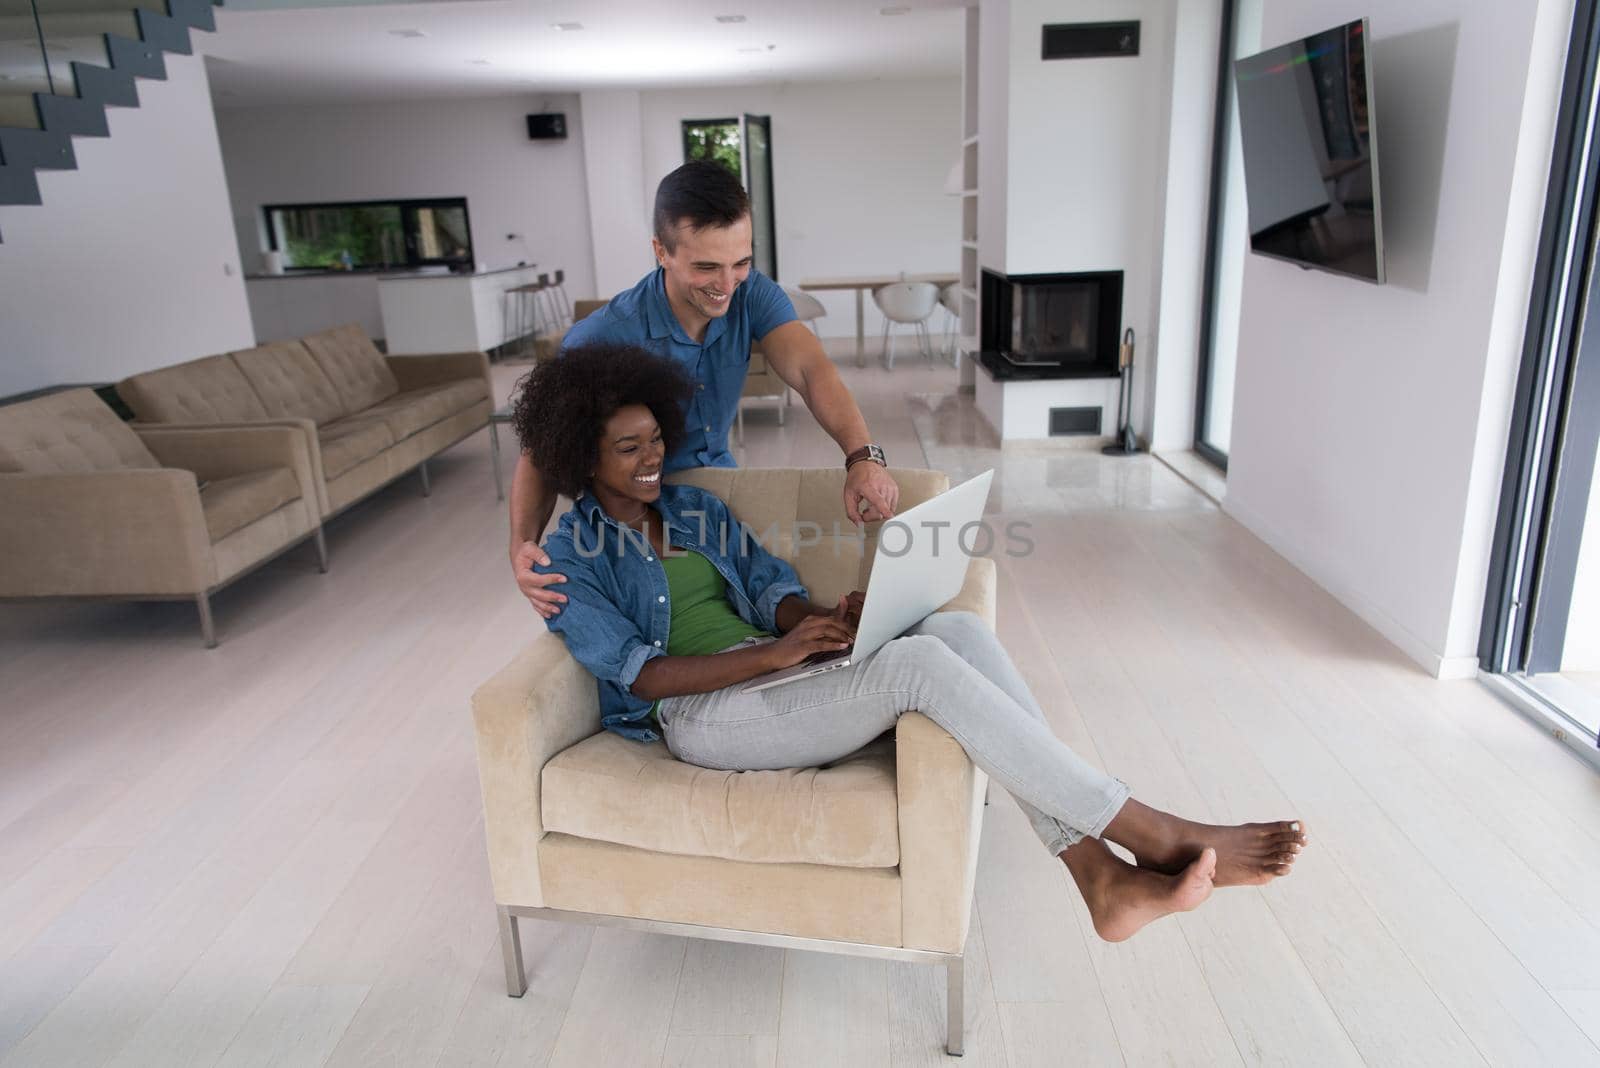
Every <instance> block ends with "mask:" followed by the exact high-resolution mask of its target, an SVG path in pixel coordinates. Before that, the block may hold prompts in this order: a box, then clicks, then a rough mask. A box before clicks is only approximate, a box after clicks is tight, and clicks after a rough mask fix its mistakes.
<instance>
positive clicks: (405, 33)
mask: <svg viewBox="0 0 1600 1068" xmlns="http://www.w3.org/2000/svg"><path fill="white" fill-rule="evenodd" d="M389 36H391V37H426V36H428V35H427V34H425V33H423V32H422V31H421V30H390V31H389Z"/></svg>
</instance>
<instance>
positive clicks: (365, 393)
mask: <svg viewBox="0 0 1600 1068" xmlns="http://www.w3.org/2000/svg"><path fill="white" fill-rule="evenodd" d="M300 340H301V341H302V342H304V343H305V347H306V351H307V352H309V353H311V358H312V359H314V360H316V361H317V366H318V367H320V368H322V373H323V374H325V375H327V376H328V379H329V380H330V381H331V382H332V383H333V387H334V389H335V390H337V391H338V393H339V399H340V400H341V401H342V402H343V403H344V414H345V415H354V414H355V413H356V412H359V411H362V410H363V409H366V408H370V407H372V406H373V405H374V404H377V403H379V402H380V401H384V400H387V399H388V398H390V397H392V396H394V395H395V394H396V393H399V392H400V383H399V382H397V381H395V377H394V372H393V371H391V370H389V365H388V364H387V363H385V362H384V359H383V353H381V352H379V351H378V347H377V346H376V345H374V344H373V343H372V341H371V339H370V338H368V337H367V332H366V331H365V330H363V329H362V328H361V327H360V326H359V325H357V324H355V323H347V324H346V325H344V326H339V327H335V328H334V329H332V330H324V331H322V332H321V333H317V334H307V335H306V336H305V337H303V338H301V339H300Z"/></svg>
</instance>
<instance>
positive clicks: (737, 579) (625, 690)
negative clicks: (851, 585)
mask: <svg viewBox="0 0 1600 1068" xmlns="http://www.w3.org/2000/svg"><path fill="white" fill-rule="evenodd" d="M656 508H657V510H659V511H660V513H661V517H662V519H663V520H664V521H665V525H666V541H667V544H668V545H670V546H673V547H675V548H679V549H692V550H693V551H695V552H697V553H700V554H701V555H702V556H704V557H705V558H706V559H707V560H710V561H711V564H712V566H713V567H715V568H716V569H717V572H718V573H719V574H720V575H721V576H722V577H723V579H724V581H726V582H727V584H728V603H729V604H731V605H732V606H733V609H734V611H736V612H738V613H739V618H740V619H743V620H744V621H745V622H746V623H749V624H750V625H751V626H754V627H760V628H761V629H762V630H765V631H768V632H770V633H773V634H776V633H777V631H778V624H777V620H776V615H777V611H778V605H779V603H780V602H782V601H783V599H784V598H785V597H788V596H790V595H791V594H799V595H801V596H802V597H803V596H805V593H806V588H805V587H804V586H802V585H801V584H800V577H799V576H798V575H796V574H795V571H794V568H792V567H790V566H789V564H788V563H787V562H786V561H784V560H781V559H779V558H778V557H776V556H773V555H772V554H771V553H769V552H767V551H766V550H765V549H764V548H762V547H761V546H760V545H759V544H758V543H757V540H756V535H757V534H759V533H760V532H759V531H753V530H748V528H745V527H743V526H742V525H741V524H740V523H739V521H738V520H736V519H734V518H733V514H732V513H731V512H729V511H728V506H727V505H726V504H725V503H723V500H722V498H720V497H718V496H716V495H715V494H713V493H708V492H706V491H705V490H703V489H699V488H697V487H695V486H671V485H663V486H662V487H661V498H660V500H659V501H658V502H657V504H656ZM544 548H545V552H546V554H547V555H549V557H550V566H548V567H535V568H534V570H535V571H538V572H539V573H541V574H550V573H555V574H559V575H565V576H566V577H567V582H566V585H564V586H560V587H557V588H558V589H559V590H560V591H561V592H562V593H563V594H565V595H566V597H567V603H566V604H565V605H563V606H562V608H561V611H560V612H559V613H558V614H557V615H556V616H555V617H554V618H552V619H550V620H547V621H546V626H548V627H549V628H550V629H551V630H553V631H555V632H556V633H557V634H560V635H561V637H562V639H563V640H564V641H566V643H567V650H568V651H569V652H571V653H572V655H573V657H574V658H575V659H576V660H577V661H578V662H579V663H580V664H582V665H583V666H584V667H586V668H588V669H589V671H590V672H591V673H592V674H593V675H594V677H595V679H596V680H597V682H598V684H599V687H600V724H601V726H603V727H605V729H606V730H609V731H615V732H616V733H617V734H620V735H622V736H623V737H624V738H636V739H639V740H640V741H647V742H651V741H655V740H656V738H657V737H659V735H657V734H656V732H655V731H654V730H652V729H651V728H650V719H649V716H650V706H651V702H650V701H649V700H647V699H645V698H643V697H636V696H634V694H633V691H632V689H631V687H632V686H633V681H634V680H635V679H637V678H638V677H639V670H640V669H641V668H643V667H644V665H645V661H647V660H651V659H653V658H654V657H658V656H665V655H666V649H667V632H668V630H669V629H670V624H671V621H672V601H671V599H670V595H669V594H668V592H667V573H666V570H665V569H664V568H663V567H662V566H661V561H660V560H657V559H656V554H655V550H654V549H653V548H651V546H650V543H649V540H648V539H646V538H645V537H644V536H643V535H642V534H639V533H638V532H636V531H632V530H630V529H628V528H627V527H624V526H622V525H621V524H620V523H618V522H617V521H616V520H615V519H612V518H611V517H610V516H609V515H607V514H606V512H605V509H603V508H601V507H600V502H599V501H597V500H595V499H594V497H593V496H592V495H590V494H587V493H585V494H584V495H583V496H582V497H580V498H578V502H577V503H576V504H574V505H573V506H572V507H571V508H570V509H568V510H567V512H566V513H565V514H563V515H562V516H561V522H560V523H559V525H558V526H557V528H556V530H555V532H554V533H552V534H551V535H550V536H549V537H548V538H546V539H545V545H544Z"/></svg>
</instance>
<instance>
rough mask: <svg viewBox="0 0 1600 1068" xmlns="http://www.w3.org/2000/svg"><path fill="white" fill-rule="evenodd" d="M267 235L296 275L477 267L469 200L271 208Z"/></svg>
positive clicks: (306, 205)
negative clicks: (341, 270) (347, 269)
mask: <svg viewBox="0 0 1600 1068" xmlns="http://www.w3.org/2000/svg"><path fill="white" fill-rule="evenodd" d="M262 210H263V211H264V212H265V213H266V216H267V236H268V241H269V242H270V245H271V247H272V248H273V249H276V250H278V251H281V252H282V253H283V262H284V266H285V267H286V268H288V269H290V270H297V269H298V270H329V269H333V270H338V269H339V268H341V267H343V266H345V263H346V257H348V262H349V266H350V268H351V269H352V270H361V269H369V270H382V269H385V268H391V267H422V266H427V265H436V264H446V265H455V264H466V265H470V264H472V262H473V255H472V230H471V228H470V226H469V225H468V222H467V201H466V198H464V197H456V198H453V199H448V200H364V201H355V202H351V203H343V204H269V205H268V206H266V207H265V208H263V209H262Z"/></svg>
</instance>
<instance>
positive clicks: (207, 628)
mask: <svg viewBox="0 0 1600 1068" xmlns="http://www.w3.org/2000/svg"><path fill="white" fill-rule="evenodd" d="M194 606H195V607H196V608H198V609H200V637H201V638H203V639H204V640H205V643H206V648H207V649H215V648H216V647H217V628H216V625H215V624H214V623H213V622H212V620H211V595H210V594H208V593H197V594H195V595H194Z"/></svg>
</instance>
